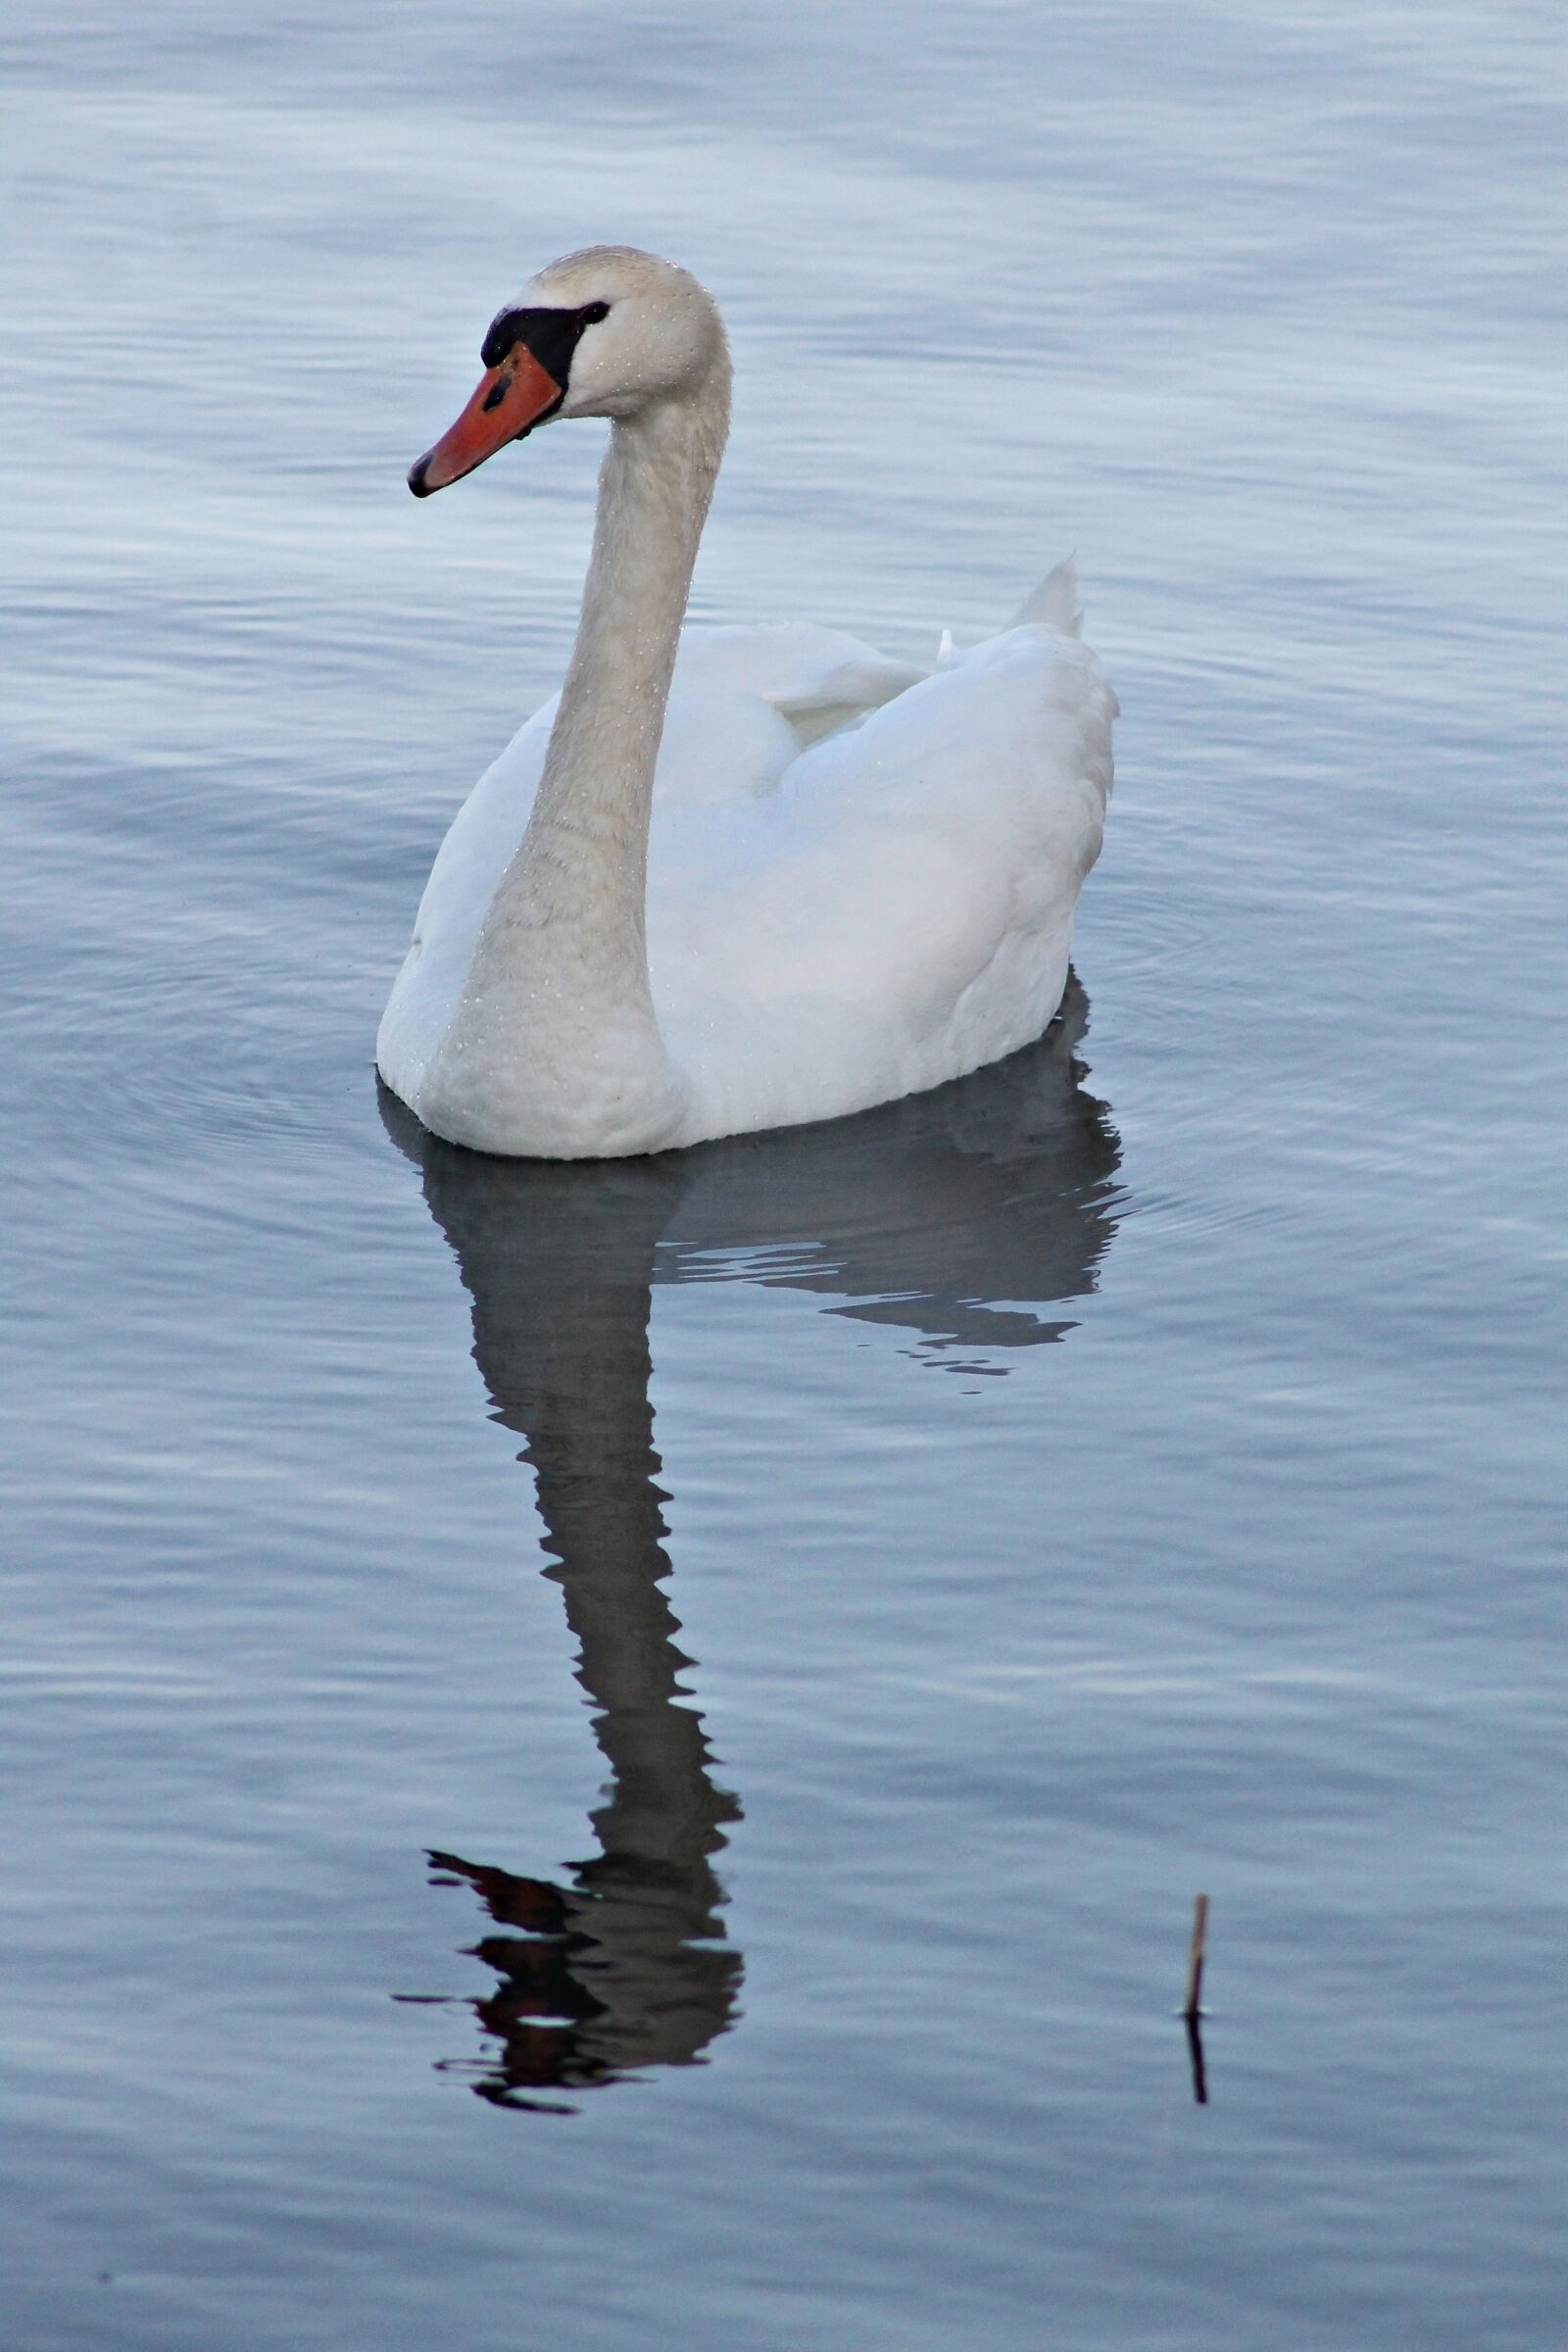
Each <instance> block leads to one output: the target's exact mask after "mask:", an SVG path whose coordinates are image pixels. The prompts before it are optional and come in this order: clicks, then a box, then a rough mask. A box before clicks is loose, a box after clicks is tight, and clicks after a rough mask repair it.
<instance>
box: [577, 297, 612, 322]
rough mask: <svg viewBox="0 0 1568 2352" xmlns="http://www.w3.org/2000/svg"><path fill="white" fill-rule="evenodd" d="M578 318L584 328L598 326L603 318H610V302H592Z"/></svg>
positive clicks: (579, 313) (578, 314) (580, 312)
mask: <svg viewBox="0 0 1568 2352" xmlns="http://www.w3.org/2000/svg"><path fill="white" fill-rule="evenodd" d="M577 316H578V318H579V319H581V320H582V322H583V324H584V326H597V325H598V324H599V321H600V319H608V318H609V317H610V305H609V303H608V302H590V303H589V304H587V305H586V307H585V308H584V309H582V310H580V311H579V312H578V313H577Z"/></svg>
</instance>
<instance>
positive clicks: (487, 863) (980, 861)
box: [376, 246, 1116, 1159]
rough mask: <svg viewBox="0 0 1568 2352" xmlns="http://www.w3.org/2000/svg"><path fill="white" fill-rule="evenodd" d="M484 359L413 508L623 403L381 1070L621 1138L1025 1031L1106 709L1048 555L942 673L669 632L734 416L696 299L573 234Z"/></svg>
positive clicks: (490, 339)
mask: <svg viewBox="0 0 1568 2352" xmlns="http://www.w3.org/2000/svg"><path fill="white" fill-rule="evenodd" d="M483 359H484V363H485V374H484V376H483V378H482V379H481V381H480V384H479V386H478V389H477V390H476V391H475V393H474V395H473V397H472V399H471V400H470V401H469V403H468V406H467V407H466V409H465V411H464V413H463V415H462V416H461V417H459V419H458V421H457V423H456V424H454V425H453V427H452V429H451V430H450V432H448V433H447V434H446V435H445V436H444V437H443V439H441V440H440V441H438V442H437V443H436V445H435V447H434V448H433V449H431V450H429V451H428V452H427V453H426V455H425V456H424V457H422V458H421V459H420V460H419V461H418V463H417V466H415V467H414V469H413V471H412V472H411V474H410V476H409V484H410V487H411V489H413V490H414V491H415V493H416V494H417V496H419V497H424V496H426V495H428V493H429V492H431V491H433V490H439V489H441V488H442V487H444V485H445V484H446V483H448V482H451V481H456V480H457V479H458V477H459V476H460V475H461V474H464V473H467V472H470V471H471V470H472V468H473V467H474V466H477V465H479V464H480V463H481V462H482V461H483V460H484V459H485V458H486V457H488V456H490V455H491V453H492V452H493V451H494V450H496V449H499V448H500V447H501V445H502V443H503V442H506V441H510V440H514V439H520V438H521V437H522V435H523V434H524V433H526V432H528V431H531V430H532V429H533V427H534V426H535V425H537V424H540V423H543V422H544V421H545V420H546V419H547V418H549V417H611V418H612V419H613V424H612V429H611V435H610V446H609V450H608V452H607V454H606V458H605V463H604V469H603V472H602V474H601V477H600V491H599V511H598V519H597V522H596V525H595V530H594V546H593V558H592V562H591V564H590V565H589V571H588V581H587V586H586V589H585V591H584V595H583V606H582V618H581V622H580V624H579V627H578V631H577V640H576V644H575V646H574V647H573V650H572V656H571V662H570V664H569V666H568V668H567V671H566V678H565V683H564V686H563V688H562V691H561V694H560V697H559V698H558V701H557V702H556V703H553V704H550V705H547V707H546V708H545V709H544V710H542V711H538V712H537V713H536V714H535V715H534V717H533V718H531V719H530V720H529V721H528V722H527V724H526V725H525V726H524V727H522V729H521V730H520V731H519V733H518V734H517V735H516V736H515V738H514V740H513V741H512V743H511V744H510V745H509V746H508V747H507V749H506V751H504V752H503V753H502V755H501V757H500V759H499V760H496V762H495V764H494V766H493V767H491V768H490V769H489V770H488V772H487V773H486V774H485V775H484V776H482V777H481V778H480V781H479V783H478V784H477V785H476V786H475V788H474V790H473V792H472V793H471V795H470V796H469V798H468V800H467V802H466V805H465V806H464V808H463V809H462V810H461V811H460V812H459V814H458V817H457V819H456V821H455V823H454V824H453V826H452V829H451V831H450V832H449V833H448V835H447V837H446V840H445V841H444V843H443V844H442V846H441V850H440V853H439V855H438V856H437V858H436V861H435V865H434V867H433V869H432V871H431V874H430V879H429V882H428V884H427V885H426V888H425V893H424V897H423V899H422V901H421V902H420V906H419V911H418V916H417V921H416V924H415V932H414V941H413V945H412V946H411V948H410V950H409V954H408V957H407V960H406V961H405V963H404V966H403V969H402V971H401V972H400V973H399V975H398V978H397V981H396V984H395V985H394V987H393V990H392V995H391V999H390V1002H389V1003H388V1005H387V1008H386V1012H385V1015H384V1017H383V1019H382V1022H381V1028H380V1034H379V1037H378V1039H377V1044H376V1059H377V1061H378V1064H379V1066H380V1070H381V1074H382V1076H383V1077H384V1078H385V1079H386V1082H387V1084H388V1085H389V1086H390V1087H391V1088H392V1090H393V1092H394V1093H395V1094H397V1095H399V1096H401V1097H402V1099H403V1101H404V1102H405V1103H408V1105H409V1107H410V1108H411V1109H412V1110H414V1111H415V1112H417V1115H418V1117H419V1118H420V1119H421V1120H422V1121H423V1122H424V1124H425V1126H427V1127H429V1128H432V1129H433V1130H434V1131H435V1133H436V1134H437V1135H440V1136H444V1137H446V1138H447V1140H448V1141H449V1142H452V1143H458V1144H466V1145H469V1146H471V1147H473V1148H474V1149H476V1150H479V1151H484V1152H506V1153H512V1154H515V1155H520V1156H524V1157H533V1158H547V1159H578V1158H595V1157H611V1156H619V1155H623V1154H626V1153H631V1152H660V1151H663V1150H666V1149H668V1148H669V1147H671V1146H674V1145H684V1144H694V1143H700V1142H703V1141H705V1140H706V1139H708V1138H710V1137H713V1136H721V1135H736V1134H742V1133H746V1132H749V1131H751V1130H754V1129H757V1128H764V1127H781V1126H790V1125H794V1124H797V1123H798V1122H800V1121H803V1120H808V1119H824V1118H832V1117H836V1116H837V1115H839V1114H840V1113H842V1112H845V1111H853V1110H859V1109H862V1108H864V1107H865V1106H866V1105H868V1104H870V1103H881V1102H886V1101H889V1100H891V1099H892V1098H894V1097H896V1096H900V1095H906V1094H912V1093H915V1092H917V1091H918V1090H920V1089H922V1088H924V1087H930V1086H936V1085H939V1084H941V1083H942V1081H943V1080H945V1079H949V1078H956V1077H959V1076H961V1075H963V1074H964V1073H965V1072H967V1071H969V1070H973V1069H977V1068H978V1067H979V1066H980V1065H981V1064H982V1063H983V1062H988V1061H994V1060H997V1059H998V1058H1000V1056H1001V1055H1003V1054H1009V1053H1011V1052H1012V1051H1013V1050H1014V1048H1016V1047H1019V1046H1022V1045H1025V1044H1027V1043H1028V1041H1029V1040H1030V1039H1031V1038H1034V1037H1036V1036H1038V1035H1039V1034H1040V1032H1041V1030H1042V1029H1044V1028H1045V1026H1046V1024H1047V1022H1048V1021H1049V1020H1050V1019H1051V1016H1052V1014H1053V1013H1054V1011H1055V1009H1056V1006H1057V1005H1058V1003H1059V1001H1060V998H1061V992H1062V988H1063V986H1064V983H1065V980H1066V974H1067V952H1068V944H1069V938H1070V933H1071V924H1072V910H1073V906H1074V902H1075V901H1076V899H1077V896H1078V890H1079V886H1080V884H1081V883H1082V881H1083V878H1084V876H1085V874H1086V873H1087V872H1088V871H1089V868H1090V867H1091V866H1092V865H1093V863H1094V861H1095V858H1096V857H1097V856H1098V855H1099V851H1100V839H1101V827H1102V822H1103V815H1104V807H1105V799H1106V795H1107V794H1108V792H1109V789H1110V773H1111V768H1110V722H1111V718H1112V715H1113V714H1114V711H1115V707H1116V706H1115V701H1114V698H1113V696H1112V695H1111V693H1110V690H1109V688H1108V687H1107V686H1106V685H1105V684H1104V682H1103V679H1102V677H1101V674H1100V670H1099V667H1098V664H1097V663H1096V661H1095V658H1094V656H1093V655H1092V654H1091V653H1090V652H1089V651H1088V649H1087V648H1086V647H1085V646H1083V645H1081V644H1080V643H1079V642H1078V640H1077V634H1076V631H1077V613H1076V612H1075V609H1074V597H1075V589H1074V583H1073V577H1072V571H1071V567H1070V566H1069V565H1062V566H1060V567H1059V568H1058V569H1057V570H1056V571H1055V572H1054V573H1053V574H1052V576H1051V578H1050V579H1049V580H1048V581H1047V582H1046V583H1045V586H1044V587H1043V588H1042V589H1041V590H1039V591H1038V592H1037V594H1036V595H1035V596H1034V597H1032V598H1031V599H1030V601H1029V603H1028V604H1027V605H1026V606H1025V607H1024V610H1023V612H1022V613H1020V614H1019V616H1018V620H1017V622H1016V623H1015V624H1014V626H1013V627H1011V628H1010V629H1008V630H1006V631H1005V633H1004V634H1003V635H1002V636H1000V637H994V638H992V639H991V640H990V641H989V642H988V643H986V644H984V645H981V646H978V647H976V648H975V650H974V651H973V652H971V653H969V654H966V655H964V656H962V657H959V658H956V659H955V658H953V657H952V656H951V655H949V656H946V657H945V658H944V661H943V662H942V663H940V664H939V666H938V667H937V669H936V671H935V672H934V674H927V673H925V672H924V671H921V670H916V669H911V668H909V667H908V666H907V665H906V664H904V663H901V662H891V661H887V660H885V659H884V658H883V657H882V656H881V655H879V654H877V653H874V652H872V650H871V649H870V648H869V647H867V646H864V645H861V644H859V643H858V641H857V640H856V639H855V638H853V637H847V636H844V635H842V634H840V633H839V632H837V631H835V630H831V629H826V628H817V627H812V626H809V625H799V626H783V627H774V628H714V629H702V630H698V629H690V630H686V631H685V632H684V633H683V632H682V627H681V621H682V616H683V614H684V612H685V606H686V595H687V590H688V588H689V586H690V583H691V575H692V566H693V564H694V563H695V561H696V556H697V543H698V539H699V537H700V535H701V532H702V527H703V522H704V518H705V516H706V515H707V512H708V504H709V499H710V497H711V492H712V487H713V480H714V476H715V474H716V473H717V470H718V464H719V458H720V456H721V454H722V451H723V446H724V439H725V434H726V431H727V428H728V421H729V388H730V364H729V352H728V348H727V345H726V343H725V338H724V329H723V325H722V323H721V321H720V319H719V316H718V312H717V309H716V307H715V306H714V304H713V302H712V300H711V297H710V296H709V295H708V294H707V293H706V292H705V291H704V289H703V288H702V287H701V286H700V285H699V284H698V283H697V281H696V279H695V278H693V277H692V276H690V275H689V274H688V272H687V271H686V270H680V269H677V268H675V267H674V266H673V265H672V264H671V263H668V262H664V261H661V260H659V259H658V258H657V257H656V256H655V255H653V254H648V253H639V252H636V251H634V250H632V249H631V248H629V247H622V246H601V247H596V248H594V249H592V250H590V251H588V252H585V253H578V254H572V255H570V256H568V257H567V259H565V260H564V261H560V262H556V263H553V264H552V266H551V267H550V268H549V269H548V270H543V271H542V272H541V273H540V274H539V276H537V277H536V278H534V279H533V280H532V281H531V282H530V284H529V285H528V286H527V288H526V289H525V291H524V293H523V295H522V298H521V300H520V302H519V303H518V304H517V305H515V307H511V308H509V309H507V310H504V311H503V312H501V313H500V315H499V316H498V317H497V319H495V321H494V323H493V324H492V326H491V328H490V330H489V332H488V334H487V335H486V337H485V341H484V347H483ZM857 722H858V723H857Z"/></svg>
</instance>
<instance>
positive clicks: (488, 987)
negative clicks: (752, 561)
mask: <svg viewBox="0 0 1568 2352" xmlns="http://www.w3.org/2000/svg"><path fill="white" fill-rule="evenodd" d="M726 430H729V358H726V355H724V353H721V351H719V355H717V360H714V365H712V367H710V369H708V376H706V378H703V383H701V386H698V388H696V390H694V393H689V395H684V398H679V400H677V398H670V400H661V402H654V405H651V407H649V410H644V412H642V414H639V417H632V418H627V421H623V423H615V425H613V428H612V437H609V449H607V454H604V468H602V472H600V513H597V522H595V536H592V563H590V566H588V586H585V590H583V618H581V621H578V633H576V645H573V649H571V665H569V670H566V684H564V689H562V706H560V712H558V717H555V729H553V734H550V748H548V753H546V766H543V776H541V783H538V795H536V800H534V813H531V818H529V825H526V833H524V837H522V842H519V847H517V854H515V857H513V863H511V865H508V868H506V872H503V877H501V882H499V887H496V894H494V899H491V904H489V910H487V915H484V924H482V931H479V941H477V946H475V955H472V964H470V966H467V981H466V988H464V998H461V1002H459V1009H456V1013H454V1021H452V1028H449V1033H447V1040H444V1049H442V1063H444V1099H442V1103H440V1105H437V1110H440V1115H437V1117H435V1124H437V1129H440V1134H447V1136H452V1139H454V1141H459V1143H466V1141H477V1143H479V1146H482V1148H487V1151H511V1152H524V1154H538V1157H578V1154H583V1152H592V1154H615V1152H647V1151H662V1148H665V1146H667V1143H670V1141H674V1136H677V1131H679V1124H682V1117H684V1107H686V1087H684V1080H682V1075H679V1072H677V1070H674V1065H672V1063H670V1058H667V1054H665V1047H662V1037H661V1035H659V1021H656V1018H654V998H651V990H649V951H647V922H644V894H647V858H649V813H651V800H654V764H656V760H659V739H661V734H662V719H665V701H667V696H670V672H672V670H674V652H677V645H679V628H682V616H684V610H686V590H689V586H691V566H694V563H696V546H698V539H701V534H703V519H706V515H708V501H710V496H712V484H714V477H717V470H719V459H721V454H724V435H726Z"/></svg>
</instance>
